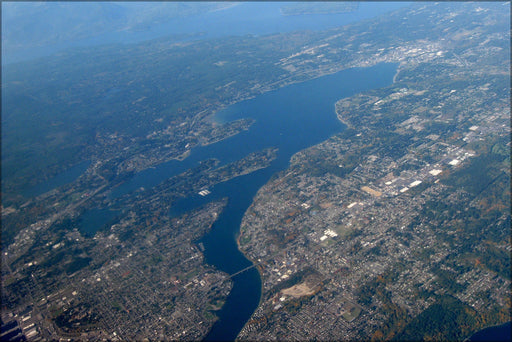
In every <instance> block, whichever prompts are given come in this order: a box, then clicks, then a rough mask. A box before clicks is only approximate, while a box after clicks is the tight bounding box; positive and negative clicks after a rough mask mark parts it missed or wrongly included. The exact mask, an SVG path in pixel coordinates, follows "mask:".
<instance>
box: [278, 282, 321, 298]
mask: <svg viewBox="0 0 512 342" xmlns="http://www.w3.org/2000/svg"><path fill="white" fill-rule="evenodd" d="M281 293H282V294H285V295H289V296H292V297H294V298H299V297H303V296H310V295H312V294H314V293H315V290H314V289H312V288H310V287H309V286H308V284H306V283H300V284H297V285H293V286H292V287H289V288H287V289H283V290H282V291H281Z"/></svg>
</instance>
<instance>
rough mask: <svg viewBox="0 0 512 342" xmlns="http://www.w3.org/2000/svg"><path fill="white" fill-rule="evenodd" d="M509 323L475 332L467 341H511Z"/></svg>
mask: <svg viewBox="0 0 512 342" xmlns="http://www.w3.org/2000/svg"><path fill="white" fill-rule="evenodd" d="M511 323H512V322H507V323H505V324H502V325H497V326H495V327H490V328H486V329H483V330H480V331H479V332H477V333H475V334H474V335H473V336H471V337H470V338H469V340H468V341H489V342H491V341H493V342H494V341H512V334H511Z"/></svg>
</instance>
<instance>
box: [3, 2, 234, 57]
mask: <svg viewBox="0 0 512 342" xmlns="http://www.w3.org/2000/svg"><path fill="white" fill-rule="evenodd" d="M233 5H235V3H230V2H229V3H223V2H220V3H218V2H217V3H212V2H192V3H188V2H4V3H2V49H4V52H6V53H10V52H13V51H16V50H25V49H30V48H32V47H40V46H45V45H53V44H58V43H63V42H66V41H74V40H79V39H85V38H89V37H94V36H97V35H100V34H102V33H106V32H113V31H123V30H128V31H137V30H142V29H147V28H148V27H151V26H152V25H155V24H161V23H165V22H167V21H170V20H172V19H173V18H180V17H186V16H191V15H195V14H200V13H205V12H209V11H215V10H220V9H224V8H228V7H231V6H233Z"/></svg>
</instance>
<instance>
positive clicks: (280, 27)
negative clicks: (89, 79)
mask: <svg viewBox="0 0 512 342" xmlns="http://www.w3.org/2000/svg"><path fill="white" fill-rule="evenodd" d="M282 4H283V3H282V2H244V3H240V4H238V5H237V6H234V7H231V8H228V9H225V10H220V11H215V12H209V13H205V14H201V15H195V16H191V17H186V18H177V19H173V20H171V21H170V22H168V23H164V24H159V25H153V26H150V27H148V28H147V29H146V30H140V31H116V32H108V33H104V34H101V35H98V36H94V37H89V38H86V39H80V40H77V41H68V42H62V43H58V44H54V45H50V46H42V47H37V48H30V49H26V50H20V51H5V50H4V49H2V64H3V65H6V64H9V63H13V62H20V61H26V60H31V59H34V58H39V57H43V56H49V55H52V54H54V53H56V52H59V51H62V50H66V49H70V48H76V47H88V46H98V45H105V44H119V43H120V44H132V43H137V42H142V41H146V40H151V39H155V38H160V37H165V36H171V35H174V36H175V37H176V39H178V40H183V39H210V38H220V37H226V36H233V35H234V36H242V35H247V34H252V35H266V34H272V33H279V32H290V31H298V30H326V29H330V28H334V27H338V26H342V25H346V24H349V23H353V22H357V21H360V20H363V19H369V18H373V17H376V16H378V15H381V14H384V13H387V12H390V11H393V10H395V9H398V8H402V7H405V6H408V5H409V4H410V3H409V2H385V3H383V2H361V3H360V5H359V8H358V9H357V10H355V11H353V12H349V13H338V14H310V15H296V16H283V15H281V13H280V10H279V9H280V7H281V6H282ZM180 35H193V36H191V37H188V38H180Z"/></svg>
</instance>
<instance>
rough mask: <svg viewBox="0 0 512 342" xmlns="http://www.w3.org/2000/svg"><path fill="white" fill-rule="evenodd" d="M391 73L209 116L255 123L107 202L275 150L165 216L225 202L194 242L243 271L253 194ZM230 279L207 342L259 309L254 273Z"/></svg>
mask: <svg viewBox="0 0 512 342" xmlns="http://www.w3.org/2000/svg"><path fill="white" fill-rule="evenodd" d="M396 68H397V65H396V64H380V65H377V66H374V67H371V68H354V69H349V70H344V71H341V72H338V73H336V74H333V75H328V76H323V77H320V78H318V79H314V80H310V81H307V82H303V83H298V84H293V85H289V86H286V87H284V88H281V89H278V90H275V91H272V92H269V93H266V94H263V95H260V96H258V97H256V98H254V99H251V100H247V101H243V102H240V103H237V104H234V105H232V106H229V107H228V108H226V109H225V110H223V111H221V112H219V113H218V114H217V115H216V120H219V121H223V122H228V121H231V120H236V119H239V118H244V117H250V118H253V119H255V120H256V121H255V123H254V124H253V125H252V126H251V127H250V129H249V130H248V131H244V132H242V133H240V134H238V135H235V136H233V137H230V138H228V139H226V140H223V141H220V142H218V143H215V144H212V145H208V146H203V147H199V148H196V149H194V150H192V153H191V155H190V156H189V157H188V158H187V159H185V160H184V161H170V162H167V163H163V164H160V165H158V166H156V167H155V168H153V169H148V170H145V171H142V172H140V173H138V174H136V175H135V176H134V177H133V178H132V179H130V180H129V181H127V182H126V183H124V184H122V185H121V186H119V187H118V188H117V189H115V190H114V191H113V193H112V195H111V197H112V198H116V197H119V196H121V195H124V194H129V193H130V192H132V191H134V190H136V189H139V188H140V187H144V188H146V189H148V188H151V187H153V186H155V185H157V184H159V183H161V182H162V181H164V180H166V179H168V178H170V177H172V176H174V175H176V174H178V173H180V172H183V171H184V170H186V169H188V168H191V167H194V166H197V164H198V163H199V162H200V161H202V160H205V159H209V158H216V159H218V160H220V161H221V165H222V164H225V163H229V162H232V161H235V160H238V159H241V158H243V157H245V156H246V155H247V154H249V153H251V152H256V151H260V150H262V149H264V148H267V147H277V148H278V149H279V151H278V156H277V158H276V159H275V160H274V161H273V162H272V163H271V165H270V166H269V167H267V168H265V169H261V170H258V171H256V172H253V173H251V174H248V175H244V176H241V177H236V178H234V179H232V180H230V181H227V182H224V183H220V184H217V185H216V186H214V187H212V188H211V189H210V190H211V191H212V193H211V194H210V195H208V196H205V197H202V196H199V195H193V196H191V197H189V198H186V199H183V200H180V201H178V202H177V203H174V204H173V206H172V209H171V212H170V215H172V216H176V215H179V214H181V213H183V212H186V211H189V210H192V209H194V208H196V207H198V206H200V205H202V204H205V203H207V202H210V201H213V200H216V199H220V198H224V197H228V199H229V200H228V204H227V206H226V208H225V209H224V211H223V212H222V213H221V214H220V215H219V218H218V220H217V221H216V222H215V223H214V225H213V227H212V229H211V230H210V232H209V233H208V234H207V235H206V236H204V238H203V239H202V240H201V242H203V244H204V246H205V252H204V254H205V258H206V262H207V263H209V264H211V265H214V266H215V267H216V268H217V269H219V270H222V271H224V272H227V273H229V274H233V273H235V272H237V271H239V270H242V269H244V268H246V267H247V266H250V265H251V262H250V261H249V260H247V259H246V258H245V257H244V256H243V254H242V253H240V251H239V250H238V247H237V244H236V237H237V235H238V234H239V231H240V224H241V220H242V217H243V215H244V213H245V211H246V210H247V208H248V207H249V206H250V204H251V203H252V200H253V198H254V196H255V195H256V192H257V191H258V189H260V188H261V187H262V186H263V185H264V184H265V183H266V182H268V180H269V179H270V177H271V176H272V175H273V174H275V173H277V172H279V171H282V170H285V169H286V168H287V167H288V165H289V160H290V157H291V156H292V155H293V154H294V153H296V152H298V151H300V150H302V149H304V148H307V147H309V146H312V145H314V144H317V143H320V142H322V141H324V140H326V139H328V138H329V137H330V136H331V135H333V134H335V133H337V132H340V131H341V130H342V129H343V125H342V124H341V123H340V122H339V120H338V119H337V117H336V114H335V107H334V105H335V102H336V101H337V100H339V99H341V98H344V97H348V96H352V95H354V94H356V93H359V92H362V91H365V90H370V89H375V88H380V87H384V86H387V85H389V84H391V83H392V79H393V76H394V74H395V72H396ZM101 226H102V224H101V223H96V224H95V227H97V228H100V227H101ZM95 227H87V229H88V231H87V232H88V233H89V234H90V233H91V232H94V229H95ZM233 280H234V285H233V289H232V292H231V293H230V295H229V296H228V298H227V301H226V303H225V305H224V307H223V308H222V310H221V311H220V312H219V317H220V320H219V321H218V322H217V323H216V324H215V325H214V326H213V328H212V330H211V332H210V334H209V335H208V336H207V337H206V340H223V341H229V340H233V339H235V338H236V336H237V334H238V333H239V331H240V329H241V328H242V327H243V325H244V324H245V322H247V320H248V319H249V317H250V316H251V314H252V313H253V312H254V310H255V309H256V307H257V306H258V303H259V300H260V295H261V280H260V278H259V274H258V272H257V270H256V269H255V268H252V269H250V270H249V271H246V272H243V273H241V274H239V275H237V276H236V277H234V278H233Z"/></svg>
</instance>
